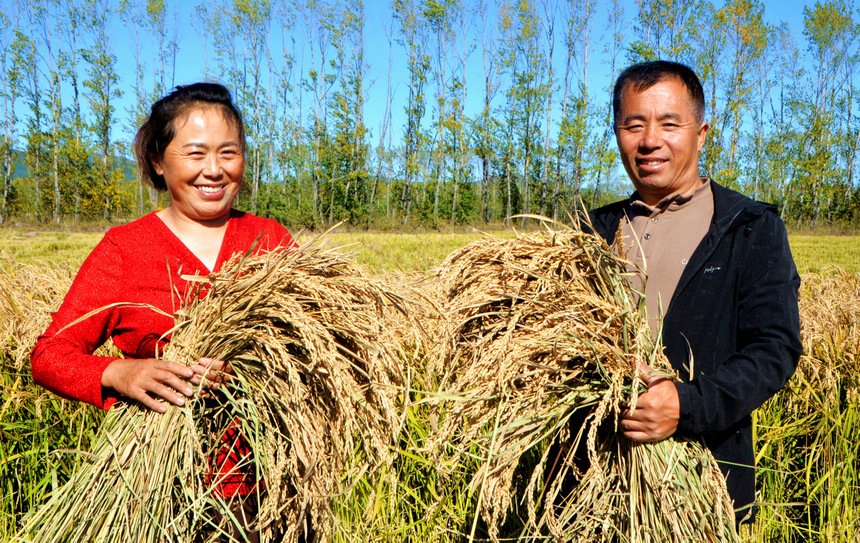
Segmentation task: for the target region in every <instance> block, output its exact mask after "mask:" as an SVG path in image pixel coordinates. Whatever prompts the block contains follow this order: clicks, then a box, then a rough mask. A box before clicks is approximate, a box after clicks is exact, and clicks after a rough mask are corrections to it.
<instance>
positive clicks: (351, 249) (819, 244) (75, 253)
mask: <svg viewBox="0 0 860 543" xmlns="http://www.w3.org/2000/svg"><path fill="white" fill-rule="evenodd" d="M482 235H483V234H481V233H479V232H472V233H435V232H424V233H417V234H416V233H408V234H392V233H373V232H335V233H333V234H332V235H331V236H330V240H329V241H328V246H329V247H342V248H343V251H342V252H345V253H350V254H354V255H355V258H356V260H357V261H358V262H360V263H362V264H365V265H367V266H368V267H369V268H370V269H371V270H374V271H376V272H386V271H411V270H426V269H429V268H431V267H433V266H435V265H437V264H439V263H441V262H442V260H443V259H444V258H445V257H446V256H447V255H448V254H449V253H451V251H453V250H454V249H456V248H458V247H462V246H463V245H465V244H467V243H469V242H471V241H474V240H477V239H480V238H481V236H482ZM491 235H495V236H499V237H513V236H514V233H513V231H496V232H492V233H491ZM101 237H102V234H101V233H76V232H16V231H14V230H2V229H0V251H2V252H5V253H7V254H9V255H11V256H12V257H14V258H15V259H16V260H18V261H20V262H33V261H40V260H47V261H50V262H63V261H65V262H71V263H74V264H76V265H79V264H80V263H81V262H83V260H84V258H86V256H87V254H89V252H90V250H92V248H93V247H94V246H95V245H96V243H98V241H99V240H100V239H101ZM310 237H311V235H310V234H305V235H302V236H301V237H300V239H299V242H300V243H301V242H306V241H308V240H309V239H310ZM789 241H790V242H791V248H792V252H793V253H794V260H795V262H796V263H797V269H798V270H799V271H800V273H801V274H802V273H805V272H820V271H821V270H822V269H824V268H825V267H827V266H829V265H834V266H838V267H840V268H842V269H844V270H845V271H849V272H860V236H830V235H793V236H789Z"/></svg>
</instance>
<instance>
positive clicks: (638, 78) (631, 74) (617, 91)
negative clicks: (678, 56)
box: [612, 60, 705, 126]
mask: <svg viewBox="0 0 860 543" xmlns="http://www.w3.org/2000/svg"><path fill="white" fill-rule="evenodd" d="M667 79H677V80H678V81H680V82H681V83H683V84H684V86H685V87H687V91H688V92H689V93H690V99H691V100H692V102H693V112H694V113H695V114H696V121H697V122H698V123H699V124H701V123H702V122H703V121H704V120H705V93H704V91H702V83H701V82H700V81H699V78H698V77H696V73H695V72H694V71H693V70H691V69H690V68H689V67H688V66H685V65H683V64H681V63H679V62H671V61H668V60H654V61H651V62H640V63H639V64H634V65H633V66H630V67H628V68H627V69H625V70H624V71H623V72H621V75H619V76H618V79H617V80H616V81H615V88H614V89H613V90H612V122H613V125H614V126H618V113H619V112H620V110H621V94H622V93H623V92H624V89H626V88H627V87H628V86H629V85H633V90H634V91H636V92H642V91H643V90H645V89H649V88H651V87H653V86H654V85H656V84H657V83H659V82H661V81H665V80H667Z"/></svg>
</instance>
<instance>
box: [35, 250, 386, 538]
mask: <svg viewBox="0 0 860 543" xmlns="http://www.w3.org/2000/svg"><path fill="white" fill-rule="evenodd" d="M190 279H191V280H194V281H198V282H199V283H200V285H201V287H202V289H203V291H205V294H203V295H202V297H198V295H197V294H196V293H193V292H192V294H191V295H190V296H189V303H188V305H187V306H186V308H185V310H184V311H183V312H181V314H180V315H179V316H178V321H177V325H176V327H175V329H174V331H173V337H172V339H171V342H170V344H169V346H168V348H167V349H166V351H165V353H164V358H168V359H172V360H176V361H178V362H181V363H185V364H191V363H194V362H196V361H197V360H199V359H200V358H201V357H210V358H217V359H221V360H225V361H228V362H229V363H230V364H231V365H232V366H233V368H234V372H235V375H234V376H233V378H232V379H231V386H230V387H227V388H226V389H225V390H224V391H223V393H221V394H219V395H217V397H216V399H210V400H202V399H200V396H199V395H196V396H195V399H193V400H191V401H190V402H188V404H187V405H186V406H185V407H182V408H176V407H171V408H170V409H168V411H167V413H166V414H164V415H159V414H157V413H154V412H151V411H149V410H147V409H145V408H142V407H141V406H139V405H136V404H133V403H129V404H126V405H124V406H122V407H115V408H114V409H112V410H111V412H110V413H109V414H108V417H107V419H106V421H105V425H104V428H103V430H102V432H101V433H100V435H99V439H98V442H97V444H96V446H95V447H94V449H93V455H94V456H95V457H96V460H95V461H94V462H92V463H90V464H87V465H86V466H85V467H84V468H83V469H82V470H81V471H79V472H78V473H76V474H75V476H74V477H73V478H72V480H71V481H70V482H69V484H67V485H65V486H64V487H63V488H62V489H61V490H60V491H59V492H58V493H57V494H56V495H55V496H52V498H51V500H49V502H48V503H47V504H46V505H44V506H43V507H41V508H39V509H38V510H36V511H35V512H33V514H32V515H31V516H29V517H28V518H27V519H26V524H25V527H24V529H23V530H22V531H21V533H20V534H19V539H20V540H26V541H39V542H40V543H41V542H53V541H58V542H59V541H105V542H109V541H127V540H133V541H165V540H170V541H191V540H193V539H194V538H195V537H199V536H200V534H201V530H203V531H204V532H205V531H209V532H210V533H211V534H212V535H211V538H213V539H215V538H217V537H218V531H219V530H221V529H223V528H224V522H223V521H222V522H221V523H220V525H217V526H216V522H215V520H214V517H213V516H212V513H213V512H215V511H217V512H219V513H221V515H222V516H223V517H225V518H228V517H229V516H230V515H231V513H230V510H229V504H228V503H226V501H225V500H224V499H222V498H221V497H220V496H219V495H218V493H217V492H213V491H212V489H213V486H214V483H215V482H216V481H214V480H213V481H208V480H207V479H208V478H209V475H210V474H209V473H208V471H209V469H208V467H209V466H210V465H211V464H212V457H213V455H215V454H216V453H217V452H218V451H219V450H220V448H221V447H222V446H223V443H224V439H225V438H224V436H226V435H229V433H230V431H231V430H234V429H235V428H238V429H239V430H241V433H242V434H243V435H244V437H245V439H246V440H247V442H248V444H249V446H250V447H249V448H250V455H249V456H248V457H247V458H246V459H245V462H244V465H243V467H242V468H243V471H244V472H245V474H246V475H249V476H256V478H257V480H259V481H260V482H261V485H260V487H259V493H258V494H259V498H260V500H261V508H260V513H259V517H258V519H257V520H256V523H255V524H254V526H253V527H254V528H258V529H260V530H261V533H262V535H263V539H264V540H270V539H271V538H273V537H275V536H276V535H277V533H278V532H279V531H282V530H283V531H284V532H285V533H284V534H283V536H284V540H285V541H298V540H299V539H300V538H301V537H307V538H308V539H309V540H318V541H326V540H329V539H330V538H332V537H333V536H334V535H335V534H342V533H348V532H349V530H350V529H351V527H350V526H344V525H341V524H339V523H338V522H337V519H336V517H335V515H333V514H332V502H333V501H334V500H342V499H345V498H346V497H348V496H349V495H350V493H351V492H352V490H353V488H354V487H355V485H356V482H357V481H358V480H359V479H364V478H366V479H367V480H371V481H372V480H374V478H381V477H386V476H387V473H388V471H389V470H390V467H391V464H392V457H391V450H392V442H393V441H396V439H397V436H396V435H395V434H396V431H397V430H396V429H397V428H398V426H397V422H398V420H399V417H398V414H397V412H396V410H395V403H396V401H397V395H398V394H399V392H398V391H399V390H400V389H399V388H398V387H397V385H398V384H399V381H400V380H401V379H402V374H401V373H400V371H399V365H398V364H396V363H395V357H394V356H392V355H391V354H390V353H389V352H388V350H387V348H386V346H385V345H383V344H381V343H380V342H379V338H381V337H384V334H383V333H382V326H381V323H382V322H383V321H382V319H381V318H380V316H381V314H382V313H384V312H386V311H391V310H394V309H396V306H397V303H398V301H399V300H398V298H397V297H396V296H394V295H393V294H391V293H389V292H387V291H385V290H384V289H382V288H380V287H378V286H376V285H375V284H373V283H372V282H371V281H369V280H368V279H367V278H365V277H364V276H363V275H362V274H361V272H360V271H359V270H358V269H357V268H356V267H355V265H354V263H352V261H350V260H348V259H345V258H344V257H342V256H340V255H337V254H335V253H331V252H326V251H323V250H322V249H320V248H314V247H303V248H302V249H301V251H292V252H287V251H281V252H278V253H272V254H269V255H265V256H260V257H247V258H243V259H237V260H235V261H232V262H231V263H228V264H227V265H225V266H224V268H223V269H222V270H221V271H220V272H219V273H217V274H212V275H210V276H208V277H205V278H190ZM81 519H83V520H81ZM309 526H310V528H309Z"/></svg>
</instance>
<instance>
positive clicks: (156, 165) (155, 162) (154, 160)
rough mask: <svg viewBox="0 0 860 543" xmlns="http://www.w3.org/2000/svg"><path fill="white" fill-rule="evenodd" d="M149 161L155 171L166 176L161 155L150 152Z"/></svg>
mask: <svg viewBox="0 0 860 543" xmlns="http://www.w3.org/2000/svg"><path fill="white" fill-rule="evenodd" d="M149 163H150V164H152V169H153V170H155V173H157V174H158V175H161V176H164V168H163V167H162V166H161V157H157V156H155V155H152V154H150V155H149Z"/></svg>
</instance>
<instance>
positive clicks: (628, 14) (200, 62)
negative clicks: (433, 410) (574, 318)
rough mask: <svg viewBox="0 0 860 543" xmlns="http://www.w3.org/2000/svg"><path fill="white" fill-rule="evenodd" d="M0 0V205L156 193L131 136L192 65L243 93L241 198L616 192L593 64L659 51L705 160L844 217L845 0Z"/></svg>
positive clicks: (855, 191) (826, 214)
mask: <svg viewBox="0 0 860 543" xmlns="http://www.w3.org/2000/svg"><path fill="white" fill-rule="evenodd" d="M622 4H624V5H622ZM0 9H2V12H0V62H2V66H0V68H2V73H0V85H2V93H3V94H2V100H3V115H4V117H3V121H4V132H3V134H0V162H2V181H0V190H1V191H2V193H0V222H2V221H6V220H9V219H10V218H14V217H23V218H28V219H36V220H39V221H61V220H65V219H72V220H85V219H101V220H104V219H108V220H109V219H112V218H119V217H133V216H136V215H140V214H142V213H145V212H148V211H149V210H151V209H154V208H156V207H157V206H159V205H164V203H165V201H164V196H163V195H161V196H159V195H157V194H155V193H153V192H152V191H150V190H148V189H144V188H143V187H141V186H140V185H139V184H138V183H137V182H136V180H135V179H136V178H135V175H134V170H133V165H132V164H131V163H130V160H129V158H128V157H129V156H130V152H129V147H130V140H131V135H132V134H133V133H134V130H135V129H136V127H137V126H139V124H140V122H141V120H142V119H143V118H144V116H145V115H146V112H147V110H148V107H149V105H150V104H151V103H152V102H153V101H154V100H155V99H157V97H159V96H161V95H163V94H164V93H165V92H166V91H167V90H169V89H170V88H171V87H172V86H173V85H175V84H178V83H184V82H189V81H192V80H195V79H201V78H208V79H216V80H220V81H223V82H225V83H226V84H227V85H229V86H230V87H231V88H232V89H233V91H234V93H235V96H236V98H237V101H238V103H239V104H240V107H241V108H242V110H243V112H244V115H245V121H246V123H247V134H248V138H249V146H248V155H247V156H248V159H247V171H246V184H245V189H244V192H243V194H242V195H241V197H240V206H241V207H243V208H245V209H248V210H251V211H254V212H256V213H259V214H263V215H267V216H270V217H274V218H277V219H279V220H281V221H283V222H284V223H287V224H301V225H305V226H311V227H321V226H324V225H327V224H331V223H333V222H336V221H340V220H348V221H350V222H351V223H353V224H361V225H373V226H389V225H414V224H421V225H427V226H431V227H439V226H442V225H446V224H451V225H455V224H464V223H471V224H479V223H486V222H491V221H500V220H505V218H506V217H509V216H511V215H514V214H517V213H536V214H542V215H548V216H552V217H563V216H564V214H565V210H566V209H570V208H572V207H574V206H575V205H576V201H577V199H578V198H582V199H583V201H584V202H585V203H586V205H597V204H600V203H603V202H607V201H610V200H612V199H614V198H617V197H618V196H619V195H620V194H624V193H626V192H627V191H628V190H629V189H628V188H627V187H628V185H627V184H626V181H625V178H624V174H623V171H621V170H620V165H619V161H618V156H617V151H616V149H615V144H614V141H613V134H612V130H611V110H610V100H609V91H610V85H611V83H612V80H613V79H614V77H615V76H616V75H617V73H618V72H619V71H620V69H621V68H623V67H624V66H626V65H628V64H629V63H632V62H636V61H640V60H645V59H655V58H664V59H673V60H679V61H681V62H684V63H687V64H689V65H690V66H692V67H694V69H695V70H696V71H697V73H698V74H699V75H700V77H701V78H702V81H703V84H704V86H705V92H706V97H707V101H708V103H707V117H708V119H709V120H710V121H711V132H710V134H709V140H708V142H707V144H706V147H705V150H704V154H703V157H702V161H701V166H702V170H703V173H704V174H707V175H710V176H712V177H714V178H715V179H717V180H718V181H720V182H721V183H723V184H726V185H729V186H732V187H735V188H739V189H741V190H743V191H744V192H746V193H747V194H749V195H750V196H753V197H755V198H758V199H764V200H768V201H771V202H774V203H776V204H778V205H779V207H780V210H781V212H782V214H783V218H784V219H785V220H786V221H787V222H789V223H795V224H798V225H816V224H822V223H827V224H832V223H851V224H853V225H855V226H856V225H858V224H860V186H858V183H857V181H856V179H855V168H856V166H857V162H858V157H857V153H858V147H860V118H858V113H860V111H858V106H857V94H856V93H857V91H858V90H860V85H858V83H860V80H858V77H857V68H858V63H860V52H858V32H860V26H858V23H857V22H855V19H856V17H857V11H856V9H855V7H854V6H853V5H852V4H851V3H850V0H828V1H826V2H818V3H816V4H814V5H810V6H808V7H806V8H804V10H803V30H802V33H801V35H793V34H792V32H791V31H790V28H789V26H788V25H787V24H786V23H781V24H778V25H774V24H769V23H768V22H766V19H765V12H764V10H765V8H764V5H763V4H762V3H761V2H759V1H757V0H728V1H726V2H725V3H724V4H718V3H714V2H710V1H708V0H636V2H635V5H634V4H630V3H629V2H627V3H622V2H620V1H619V0H600V1H598V0H576V1H566V0H536V1H528V0H520V1H508V0H501V1H498V2H491V1H489V0H474V1H472V2H466V1H464V0H392V2H391V4H390V5H389V6H387V7H386V8H385V9H384V10H383V12H382V13H374V17H373V18H372V19H370V18H369V16H368V12H367V10H366V9H365V7H364V5H363V4H362V2H361V0H352V1H344V0H216V1H211V2H206V3H199V5H197V6H196V7H189V6H187V5H185V6H180V5H179V3H178V2H177V3H175V4H173V5H169V4H166V3H165V1H164V0H123V1H122V2H119V3H116V2H111V1H109V0H73V1H72V0H69V1H63V2H61V1H59V0H29V1H28V0H17V1H16V2H11V3H10V2H7V3H4V4H3V7H2V8H0ZM189 50H193V52H194V56H193V57H191V58H190V60H189V59H186V60H183V61H182V66H181V70H180V72H181V74H182V75H181V77H177V59H178V58H183V57H182V55H183V51H189ZM119 53H121V54H122V55H126V56H127V61H123V62H120V61H119V60H118V54H119ZM195 73H198V74H199V76H198V77H194V76H193V74H195ZM371 97H373V98H374V99H375V100H372V99H371ZM373 104H376V105H373ZM380 104H381V105H380ZM371 111H372V114H370V112H371Z"/></svg>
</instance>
